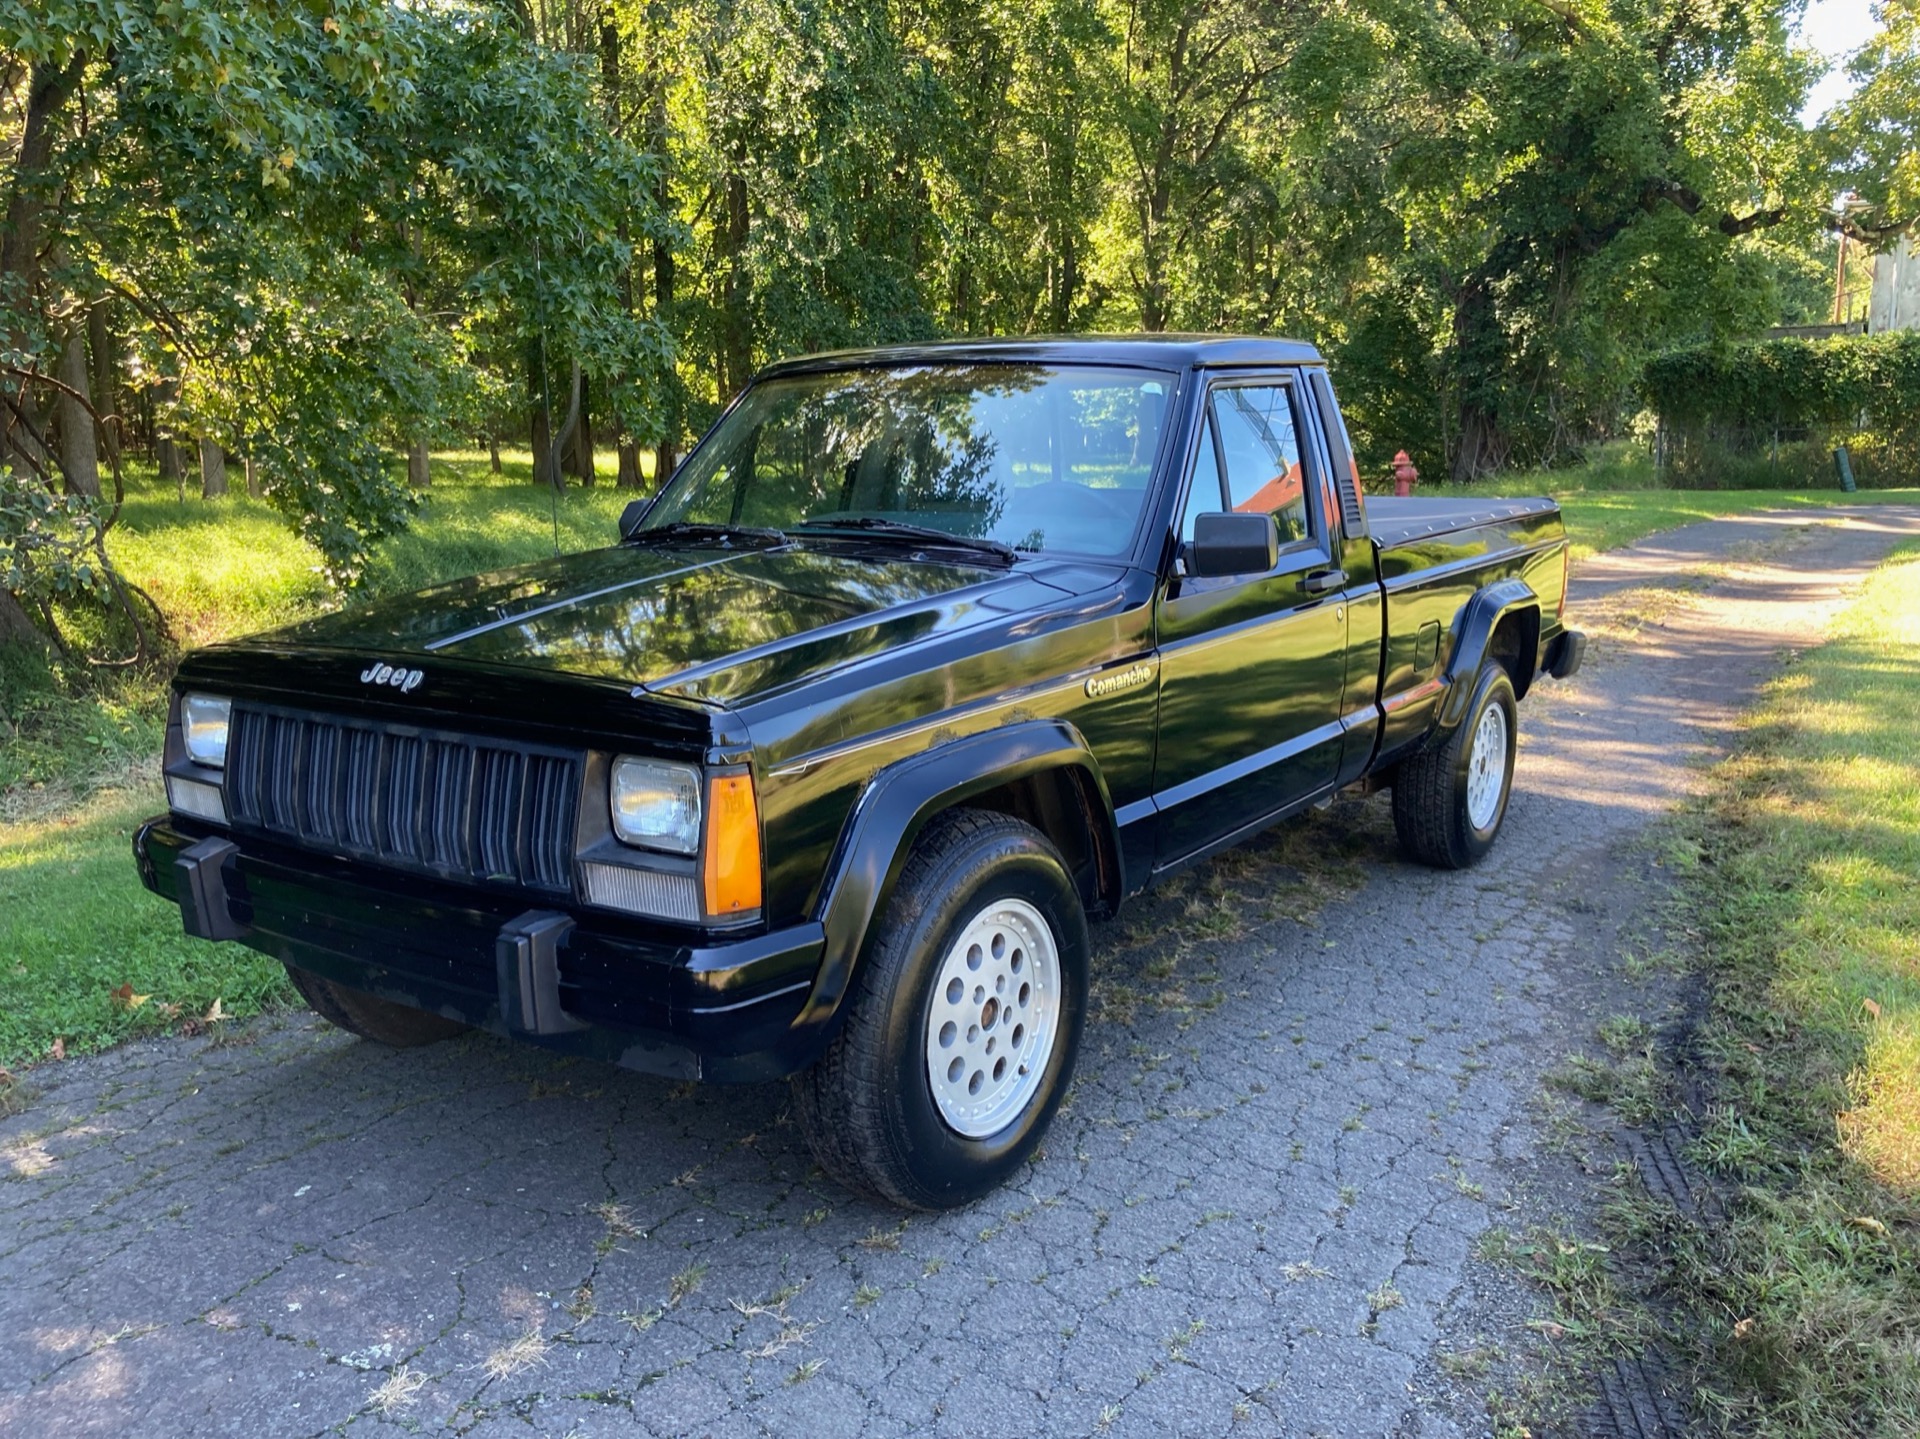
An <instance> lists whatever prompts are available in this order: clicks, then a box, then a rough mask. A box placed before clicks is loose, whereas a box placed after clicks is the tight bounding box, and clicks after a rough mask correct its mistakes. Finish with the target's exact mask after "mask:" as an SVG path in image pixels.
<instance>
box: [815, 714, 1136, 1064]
mask: <svg viewBox="0 0 1920 1439" xmlns="http://www.w3.org/2000/svg"><path fill="white" fill-rule="evenodd" d="M1059 769H1076V770H1079V771H1081V772H1082V778H1083V781H1084V788H1083V791H1082V795H1083V800H1084V801H1085V804H1086V808H1087V809H1088V810H1089V811H1090V814H1089V818H1090V820H1091V822H1092V824H1093V825H1094V826H1096V827H1097V828H1096V832H1095V833H1094V834H1093V835H1091V836H1090V839H1091V840H1092V842H1093V843H1094V845H1095V847H1096V855H1098V854H1100V853H1104V854H1105V855H1107V856H1110V857H1111V858H1112V860H1113V867H1114V869H1115V871H1116V872H1115V874H1114V876H1113V878H1112V880H1111V881H1110V884H1111V886H1112V890H1113V893H1112V896H1111V898H1112V899H1114V900H1117V899H1118V897H1119V896H1118V881H1119V876H1118V873H1117V870H1118V858H1119V854H1120V837H1119V834H1120V832H1119V825H1118V822H1117V821H1116V820H1115V819H1114V814H1113V797H1112V795H1111V794H1109V793H1108V790H1107V782H1106V778H1105V776H1104V775H1102V773H1101V771H1100V764H1099V761H1097V760H1096V759H1095V758H1094V757H1093V751H1092V750H1091V749H1089V748H1088V747H1087V742H1086V739H1085V738H1084V737H1083V736H1082V735H1081V733H1080V731H1079V730H1078V729H1076V728H1075V727H1074V726H1073V725H1071V724H1069V723H1068V722H1066V721H1065V720H1057V719H1047V720H1041V719H1034V720H1022V721H1019V722H1016V723H1014V724H1008V725H1001V726H999V727H997V728H995V729H990V730H982V731H980V732H979V733H977V734H970V735H965V736H962V737H961V738H959V739H954V740H949V741H948V742H946V743H944V744H938V745H935V746H933V747H932V748H931V749H927V750H923V751H921V752H920V753H919V754H916V755H910V756H908V757H907V758H906V759H903V760H900V761H898V762H897V763H894V764H891V765H889V766H887V768H885V769H883V770H881V771H879V772H878V773H877V774H875V775H874V777H873V779H872V781H871V782H870V783H869V784H868V785H867V788H866V789H865V791H864V792H863V793H862V794H861V796H860V799H859V802H858V803H857V804H855V805H854V808H853V812H852V813H851V814H850V815H849V816H848V817H847V821H846V823H845V825H843V826H842V828H841V833H840V840H839V843H838V844H836V845H835V846H834V852H833V861H832V864H831V865H830V866H829V868H828V881H827V884H826V886H825V888H824V889H823V890H822V894H821V900H820V904H819V906H818V908H817V910H816V914H817V917H818V918H819V920H820V923H821V927H822V928H823V929H824V930H825V932H826V947H825V951H824V953H823V954H822V956H821V962H820V970H819V973H818V974H817V975H816V977H815V979H814V984H813V991H812V993H811V994H809V995H808V996H807V1003H806V1007H805V1008H804V1009H803V1010H802V1011H801V1014H800V1016H799V1018H798V1020H797V1021H796V1023H798V1024H800V1025H809V1024H811V1025H821V1026H825V1025H827V1024H828V1023H829V1022H830V1021H831V1020H832V1019H833V1017H834V1016H835V1015H836V1014H837V1013H838V1012H839V1009H840V1004H841V1001H842V1000H843V999H844V998H845V997H846V993H847V989H848V987H849V984H850V982H851V980H852V977H853V972H854V968H855V966H856V965H857V964H858V963H859V962H860V956H861V954H862V953H863V952H864V950H865V948H866V943H867V936H868V935H869V934H870V933H871V932H872V928H873V922H874V919H875V918H876V917H877V916H878V915H879V914H880V912H881V911H882V910H883V909H884V908H885V907H886V904H887V901H888V900H889V899H890V898H891V897H892V895H893V889H894V885H895V883H896V882H897V881H898V879H899V877H900V871H901V869H902V868H903V867H904V866H905V864H906V860H907V854H908V852H909V851H910V850H912V848H913V844H914V841H915V840H917V839H918V838H919V837H920V832H921V831H922V830H923V829H925V828H926V826H927V822H928V821H929V820H931V819H932V818H933V817H934V816H935V815H937V814H939V813H940V812H941V811H943V810H948V809H952V808H954V807H955V806H957V805H963V804H965V803H966V802H967V800H969V799H971V798H973V797H974V796H975V795H979V794H984V793H985V792H986V791H988V790H991V789H997V788H999V787H1000V786H1002V785H1005V784H1009V783H1011V782H1014V781H1017V780H1022V779H1026V778H1029V777H1030V776H1033V775H1036V774H1040V773H1042V772H1044V771H1048V770H1059ZM1096 868H1097V869H1104V868H1105V866H1104V865H1100V864H1098V862H1096ZM1107 883H1109V882H1103V892H1104V891H1105V889H1106V887H1107Z"/></svg>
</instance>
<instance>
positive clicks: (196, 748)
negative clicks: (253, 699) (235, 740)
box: [180, 695, 233, 767]
mask: <svg viewBox="0 0 1920 1439" xmlns="http://www.w3.org/2000/svg"><path fill="white" fill-rule="evenodd" d="M232 718H233V701H232V700H229V699H221V698H219V697H218V696H217V695H188V696H186V697H185V698H184V699H182V700H181V701H180V738H181V739H182V740H183V741H184V742H185V744H186V746H187V758H188V759H190V760H193V761H194V762H195V763H196V764H206V765H214V766H216V767H217V766H220V765H224V764H225V763H226V762H227V726H228V723H229V722H230V721H231V720H232Z"/></svg>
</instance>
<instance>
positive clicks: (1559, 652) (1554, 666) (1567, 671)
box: [1541, 630, 1587, 680]
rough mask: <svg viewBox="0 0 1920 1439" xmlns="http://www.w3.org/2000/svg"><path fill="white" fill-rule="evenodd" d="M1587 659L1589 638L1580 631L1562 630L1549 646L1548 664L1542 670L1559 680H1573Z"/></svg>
mask: <svg viewBox="0 0 1920 1439" xmlns="http://www.w3.org/2000/svg"><path fill="white" fill-rule="evenodd" d="M1586 657H1587V637H1586V636H1585V635H1583V634H1582V633H1580V631H1579V630H1562V631H1560V633H1559V634H1557V635H1555V636H1554V637H1553V643H1552V644H1550V645H1548V646H1547V662H1546V663H1545V664H1544V665H1543V666H1541V668H1543V669H1544V670H1546V672H1547V673H1548V674H1550V675H1552V676H1553V677H1554V678H1555V679H1557V680H1567V679H1572V678H1573V677H1574V676H1575V675H1577V674H1578V673H1580V662H1581V661H1582V660H1584V659H1585V658H1586Z"/></svg>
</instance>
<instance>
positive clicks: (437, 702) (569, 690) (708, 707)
mask: <svg viewBox="0 0 1920 1439" xmlns="http://www.w3.org/2000/svg"><path fill="white" fill-rule="evenodd" d="M620 528H621V538H620V542H619V543H618V544H616V545H613V546H611V547H609V548H607V549H602V550H596V551H592V552H589V553H585V554H577V555H571V556H567V557H564V558H556V559H553V560H549V561H545V562H542V563H538V564H533V565H529V566H527V567H525V568H522V569H517V570H511V571H507V572H505V573H501V574H493V575H484V576H480V577H478V578H474V579H468V580H462V581H460V582H458V583H454V584H449V585H442V586H440V587H438V588H435V589H430V590H426V591H423V592H421V593H419V594H416V595H413V596H410V597H407V598H404V599H396V600H389V601H385V602H381V603H377V604H372V605H369V606H366V607H363V608H357V609H352V610H348V611H346V612H344V613H340V614H335V615H332V616H330V617H328V618H325V619H320V620H315V621H312V622H310V623H305V624H299V625H294V626H292V627H290V628H287V629H282V630H279V631H276V632H274V633H271V634H267V635H263V636H260V637H258V638H255V639H251V640H245V641H241V642H237V643H231V644H223V645H218V646H214V647H212V648H209V649H204V650H200V651H198V652H196V653H194V654H192V655H190V656H189V657H188V658H187V659H186V661H185V662H184V663H183V664H182V665H181V667H180V671H179V675H178V678H177V679H176V681H175V683H174V691H175V693H174V701H173V710H172V717H171V719H170V721H169V724H168V728H167V742H166V756H165V771H166V782H167V787H168V803H169V805H170V813H169V814H168V815H166V816H164V817H162V818H158V819H155V820H153V821H152V822H150V823H148V824H147V825H145V826H144V827H143V828H142V829H141V830H140V832H139V834H138V836H137V837H136V839H135V841H134V849H135V852H136V854H137V857H138V860H139V865H140V871H141V875H142V877H143V878H144V880H145V882H146V884H147V887H148V888H150V889H152V890H153V891H154V892H155V893H157V894H160V895H162V896H164V897H166V898H167V899H169V900H172V901H174V902H176V903H177V904H178V905H179V906H180V909H181V913H182V916H183V919H184V921H185V925H186V928H187V930H188V931H189V932H190V933H192V934H196V935H200V936H203V937H205V938H207V939H216V940H237V941H239V942H241V943H243V944H247V945H251V946H252V947H254V948H255V949H258V950H260V951H262V952H263V953H265V954H269V955H272V956H273V957H275V958H276V959H279V960H281V961H283V962H284V963H285V964H286V966H287V969H288V972H289V973H290V974H291V975H292V977H293V982H294V983H295V984H296V985H297V986H298V987H299V989H300V991H301V993H302V994H304V995H305V996H306V997H307V999H308V1000H309V1001H310V1002H311V1003H312V1005H313V1007H314V1008H315V1009H316V1010H317V1011H319V1013H320V1014H322V1015H323V1016H325V1017H326V1018H327V1019H329V1020H331V1021H332V1022H333V1023H335V1024H337V1025H340V1026H341V1027H343V1028H345V1029H348V1030H351V1031H353V1032H354V1033H356V1034H360V1035H363V1036H366V1037H368V1038H370V1039H374V1040H378V1041H382V1042H385V1043H388V1044H399V1045H406V1044H417V1043H424V1042H426V1041H429V1040H433V1039H438V1038H441V1037H443V1036H446V1035H449V1034H453V1033H455V1032H457V1031H459V1030H460V1029H462V1028H463V1027H468V1026H474V1027H479V1028H484V1029H488V1030H492V1031H494V1032H496V1033H500V1034H506V1035H512V1036H516V1037H520V1038H524V1039H527V1040H530V1041H532V1042H534V1043H537V1044H541V1045H545V1046H547V1047H549V1048H552V1049H558V1050H564V1051H569V1052H573V1053H579V1054H585V1055H591V1056H597V1057H599V1058H602V1059H605V1060H610V1061H612V1062H614V1063H616V1064H622V1065H627V1066H631V1067H633V1068H636V1069H642V1070H650V1071H653V1072H656V1073H661V1074H667V1075H676V1076H683V1077H690V1078H702V1079H714V1080H734V1081H744V1080H768V1079H775V1078H780V1077H786V1076H791V1077H792V1084H793V1090H794V1096H795V1107H796V1110H797V1112H798V1114H799V1116H800V1119H801V1121H802V1124H803V1125H804V1127H805V1130H806V1133H807V1137H808V1140H809V1142H810V1143H811V1145H812V1148H813V1151H814V1153H815V1155H816V1156H817V1158H818V1159H819V1161H820V1163H821V1164H822V1165H823V1166H824V1167H825V1168H826V1169H827V1170H828V1171H829V1172H830V1173H832V1174H834V1175H835V1176H837V1177H838V1178H840V1179H841V1180H843V1181H845V1182H846V1183H848V1184H850V1185H853V1186H855V1187H857V1188H859V1189H862V1190H865V1191H867V1192H869V1193H871V1194H875V1195H878V1196H880V1197H883V1198H885V1199H887V1200H891V1201H893V1202H895V1203H898V1204H903V1205H909V1206H916V1207H928V1208H933V1207H944V1206H949V1205H955V1204H960V1203H964V1202H966V1201H967V1200H969V1199H971V1198H974V1197H976V1196H978V1195H980V1194H982V1193H984V1192H986V1191H987V1190H988V1189H990V1188H991V1187H993V1186H994V1185H995V1184H997V1183H998V1182H1000V1181H1001V1180H1002V1179H1003V1178H1004V1177H1005V1176H1006V1175H1007V1174H1008V1173H1009V1172H1010V1171H1012V1170H1013V1169H1014V1168H1015V1167H1016V1166H1018V1165H1019V1164H1020V1163H1021V1162H1022V1161H1023V1160H1024V1159H1025V1157H1026V1156H1027V1155H1028V1154H1029V1153H1030V1152H1031V1151H1032V1149H1033V1147H1034V1146H1035V1144H1036V1143H1037V1142H1038V1140H1039V1138H1040V1136H1041V1134H1042V1132H1043V1131H1044V1130H1045V1128H1046V1125H1047V1123H1048V1121H1049V1120H1050V1119H1051V1117H1052V1116H1053V1113H1054V1110H1055V1108H1056V1107H1057V1106H1058V1104H1059V1102H1060V1099H1061V1096H1062V1094H1063V1093H1064V1092H1065V1090H1066V1087H1067V1084H1068V1081H1069V1079H1070V1077H1071V1075H1072V1072H1073V1066H1074V1058H1075V1052H1076V1050H1077V1048H1078V1045H1079V1041H1080V1033H1081V1026H1082V1020H1083V1016H1084V1012H1085V1006H1086V995H1087V965H1088V940H1087V921H1088V918H1089V917H1101V916H1106V915H1111V914H1112V913H1114V912H1115V911H1116V910H1117V909H1119V907H1120V906H1121V904H1122V903H1123V902H1124V901H1125V900H1126V898H1127V896H1129V895H1131V894H1134V893H1136V892H1138V891H1139V890H1141V889H1142V888H1144V887H1145V886H1147V885H1149V884H1151V883H1153V882H1154V880H1156V879H1157V878H1160V877H1161V876H1164V875H1167V874H1169V873H1170V872H1172V871H1175V870H1177V869H1179V868H1180V867H1182V866H1184V865H1189V864H1192V863H1194V862H1195V861H1196V860H1199V859H1202V858H1204V857H1206V856H1207V855H1209V854H1212V853H1213V852H1215V851H1217V850H1219V849H1221V848H1222V847H1224V846H1227V845H1231V844H1233V843H1234V842H1235V841H1237V840H1240V839H1243V838H1245V837H1246V836H1248V835H1251V834H1253V833H1255V832H1256V831H1258V830H1260V829H1262V828H1264V827H1265V826H1268V825H1271V824H1273V823H1275V822H1276V821H1278V820H1281V819H1283V818H1285V817H1286V816H1288V815H1290V814H1292V813H1294V812H1296V811H1298V810H1301V809H1303V808H1304V807H1306V806H1308V805H1311V804H1314V803H1315V802H1317V801H1321V800H1324V799H1325V798H1326V797H1328V796H1330V795H1331V794H1333V793H1334V792H1335V791H1336V790H1339V789H1341V788H1343V787H1345V786H1349V785H1355V784H1360V783H1365V784H1369V785H1375V786H1379V785H1391V786H1392V789H1393V813H1394V819H1395V822H1396V825H1397V827H1398V833H1399V836H1400V838H1401V840H1402V842H1403V844H1404V845H1405V847H1406V849H1407V850H1408V851H1409V852H1410V853H1411V854H1412V855H1413V856H1414V857H1415V858H1416V859H1419V860H1422V861H1424V862H1426V863H1429V864H1436V865H1444V866H1461V865H1466V864H1470V863H1472V862H1474V861H1475V860H1477V859H1479V858H1480V857H1481V856H1482V855H1483V854H1485V853H1486V851H1487V849H1488V847H1489V846H1490V845H1491V844H1492V843H1493V840H1494V837H1495V835H1496V834H1497V832H1498V831H1499V828H1500V823H1501V819H1502V817H1503V815H1504V813H1505V809H1506V803H1507V795H1508V790H1509V786H1510V783H1511V779H1512V775H1513V760H1514V737H1515V718H1516V716H1515V709H1514V707H1515V704H1516V702H1517V701H1518V700H1519V699H1521V698H1523V697H1524V696H1525V695H1526V693H1527V691H1528V689H1529V687H1530V686H1531V685H1532V684H1533V683H1534V681H1535V679H1536V678H1537V677H1538V676H1539V675H1540V674H1542V673H1550V674H1554V675H1561V676H1564V675H1567V674H1571V673H1572V672H1573V671H1574V669H1576V668H1577V667H1578V665H1579V663H1580V659H1581V654H1582V650H1583V647H1584V641H1583V639H1582V637H1581V636H1580V635H1579V634H1578V633H1576V632H1575V631H1573V630H1570V629H1568V628H1567V627H1566V625H1565V623H1564V618H1563V614H1562V611H1563V608H1564V602H1565V595H1566V564H1567V553H1566V537H1565V534H1564V531H1563V528H1562V525H1561V520H1560V515H1559V511H1558V509H1557V508H1556V506H1555V505H1554V504H1553V503H1552V502H1551V501H1549V500H1545V499H1533V500H1475V501H1468V502H1431V501H1391V500H1375V501H1373V502H1372V503H1370V504H1369V503H1365V502H1363V500H1362V497H1361V493H1360V488H1359V484H1358V481H1357V472H1356V470H1355V466H1354V462H1353V459H1352V455H1351V453H1350V450H1349V448H1348V441H1347V435H1346V431H1345V428H1344V426H1343V425H1342V423H1341V419H1340V413H1339V410H1338V409H1337V408H1336V406H1335V403H1334V397H1333V391H1332V389H1331V387H1330V386H1329V383H1328V379H1327V372H1326V368H1325V366H1324V364H1323V362H1322V361H1321V359H1320V356H1319V355H1318V354H1317V353H1316V352H1315V351H1314V350H1313V349H1312V348H1311V347H1310V346H1307V345H1302V344H1294V343H1289V342H1285V341H1277V340H1258V339H1223V338H1205V337H1192V338H1181V337H1165V336H1155V337H1145V338H1135V339H1105V338H1084V339H1059V340H1033V341H1021V342H1011V341H1007V342H992V343H952V344H938V345H922V346H912V347H902V348H894V349H885V350H871V351H862V352H858V353H849V354H836V355H824V356H817V357H814V358H810V359H803V360H795V361H791V362H788V363H784V364H780V365H777V366H775V367H773V368H772V369H770V370H769V371H767V372H766V373H765V374H764V375H763V376H761V377H760V378H759V379H758V380H756V381H755V382H754V384H753V385H752V386H751V387H750V388H748V389H747V390H746V392H745V393H743V394H742V395H741V396H739V398H738V399H737V400H736V401H735V402H734V404H733V405H732V407H731V408H730V409H728V411H727V412H726V413H725V415H723V416H722V417H721V419H720V420H719V422H718V423H717V424H716V425H715V426H714V428H713V430H712V431H711V432H710V433H709V434H708V435H707V437H706V438H705V439H704V440H703V441H702V442H701V443H700V445H699V446H698V448H696V449H695V450H694V451H693V452H692V453H691V454H690V455H689V456H688V457H687V459H686V460H685V462H684V463H683V464H682V465H681V466H680V468H679V469H678V471H677V472H676V473H675V474H674V476H673V478H672V479H671V481H670V482H669V483H668V484H666V485H665V486H664V487H663V488H662V490H661V492H660V493H659V494H658V496H656V497H655V498H654V499H653V501H652V502H651V503H644V504H643V503H636V504H635V505H633V506H630V507H629V511H628V513H627V515H626V516H624V517H623V518H622V522H621V527H620Z"/></svg>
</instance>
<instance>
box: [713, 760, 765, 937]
mask: <svg viewBox="0 0 1920 1439" xmlns="http://www.w3.org/2000/svg"><path fill="white" fill-rule="evenodd" d="M705 870H706V872H705V879H706V896H707V916H708V918H710V919H732V918H738V917H742V916H745V915H747V914H750V913H753V912H754V911H757V910H758V909H759V908H760V806H759V803H758V801H756V800H755V798H754V794H753V776H752V775H746V774H716V775H713V776H711V777H710V778H709V779H708V780H707V860H706V867H705Z"/></svg>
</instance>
